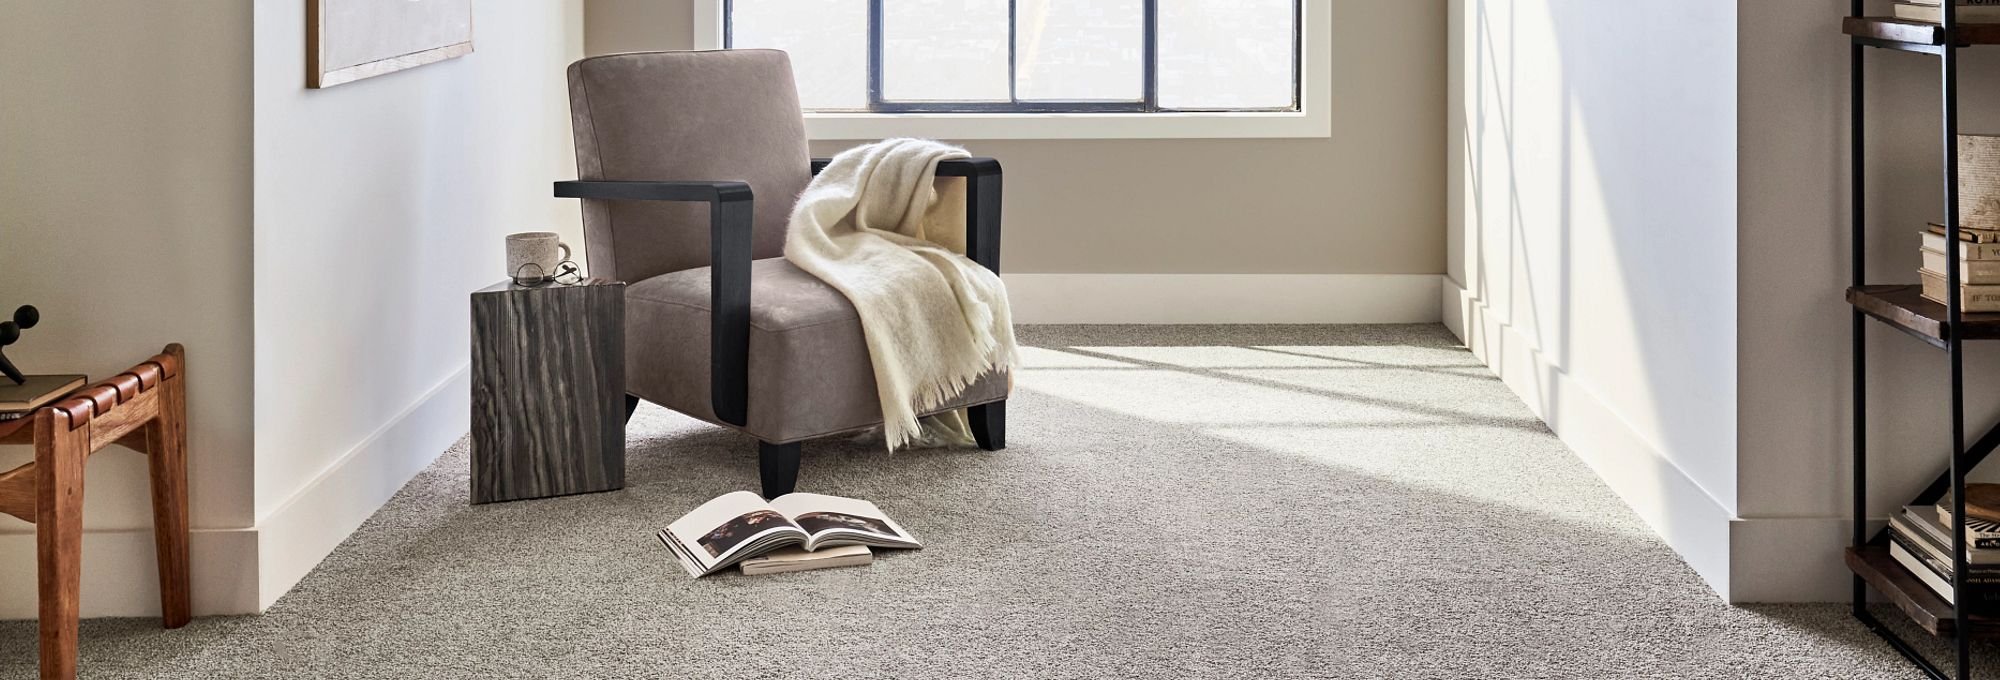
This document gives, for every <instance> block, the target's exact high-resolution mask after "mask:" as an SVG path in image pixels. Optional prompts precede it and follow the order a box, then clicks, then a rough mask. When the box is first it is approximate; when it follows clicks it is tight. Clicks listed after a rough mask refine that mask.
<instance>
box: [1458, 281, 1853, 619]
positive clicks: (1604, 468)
mask: <svg viewBox="0 0 2000 680" xmlns="http://www.w3.org/2000/svg"><path fill="white" fill-rule="evenodd" d="M1443 302H1444V312H1443V317H1444V321H1445V325H1446V326H1447V327H1448V328H1450V329H1451V331H1452V333H1454V334H1456V335H1457V336H1458V337H1459V339H1460V340H1462V341H1464V342H1465V344H1466V346H1467V347H1469V348H1471V349H1472V353H1473V354H1474V355H1475V356H1478V357H1479V358H1480V359H1481V360H1482V361H1485V362H1486V365H1487V366H1489V367H1491V368H1492V369H1493V370H1494V372H1495V373H1497V374H1499V376H1500V379H1501V380H1502V381H1503V382H1505V383H1506V384H1507V386H1508V388H1509V389H1512V390H1513V391H1514V393H1515V394H1516V395H1518V396H1520V397H1521V399H1522V401H1524V402H1527V404H1528V408H1529V409H1530V410H1533V411H1534V412H1535V415H1537V416H1540V417H1541V419H1542V420H1543V421H1544V422H1546V423H1548V425H1549V429H1551V430H1553V431H1555V433H1556V436H1558V437H1561V438H1562V441H1563V443H1564V444H1567V445H1568V446H1569V448H1570V450H1571V451H1574V452H1575V453H1576V455H1577V457H1578V458H1580V459H1582V460H1583V461H1584V463H1585V464H1587V465H1589V466H1590V468H1591V470H1593V471H1594V472H1596V473H1597V476H1598V477H1599V478H1601V479H1603V480H1604V483H1605V485H1606V486H1609V487H1611V490H1612V491H1613V492H1614V493H1617V494H1618V497H1619V498H1620V499H1622V500H1624V501H1625V503H1626V505H1629V506H1631V508H1632V510H1633V511H1634V512H1636V513H1638V515H1639V516H1640V518H1642V519H1644V520H1645V521H1646V523H1647V524H1648V525H1650V526H1651V527H1652V528H1653V531H1654V532H1656V533H1658V534H1659V535H1660V537H1661V538H1663V539H1665V540H1666V542H1667V545H1669V546H1671V547H1672V548H1673V549H1674V551H1675V552H1678V553H1680V555H1681V559H1683V560H1685V561H1686V562H1687V563H1688V566H1690V567H1693V568H1694V570H1695V573H1696V574H1699V575H1700V576H1701V578H1702V580H1703V581H1706V582H1707V583H1708V585H1709V587H1710V588H1713V589H1714V590H1715V592H1716V593H1717V594H1718V595H1720V596H1721V597H1723V598H1725V599H1727V600H1730V601H1735V600H1736V597H1735V596H1736V591H1735V585H1736V584H1734V583H1733V582H1732V580H1731V576H1732V573H1733V571H1734V570H1733V569H1732V568H1731V562H1732V560H1731V556H1732V554H1733V551H1732V550H1731V546H1732V543H1733V541H1734V540H1735V538H1734V537H1735V536H1736V535H1737V533H1736V530H1737V528H1738V527H1737V526H1736V525H1735V518H1734V517H1733V514H1734V513H1733V512H1732V511H1731V510H1730V509H1729V508H1728V507H1727V506H1725V505H1723V504H1722V503H1721V502H1719V501H1717V500H1716V498H1715V497H1714V496H1712V495H1710V494H1709V493H1708V492H1707V491H1706V490H1704V489H1702V487H1701V485H1699V484H1697V483H1695V481H1694V480H1693V479H1692V478H1690V477H1688V476H1687V474H1686V473H1684V472H1682V471H1681V469H1680V468H1679V467H1677V466H1675V465H1674V464H1673V463H1672V462H1671V461H1669V460H1667V458H1666V456H1664V455H1662V454H1661V453H1660V451H1659V450H1657V449H1655V448H1654V447H1653V445H1652V444H1651V443H1649V442H1648V441H1647V440H1646V438H1645V437H1642V436H1640V435H1639V433H1638V432H1637V431H1635V430H1633V429H1632V428H1631V426H1629V425H1628V424H1626V422H1625V420H1624V419H1623V418H1622V417H1621V416H1619V415H1618V413H1617V411H1616V410H1614V409H1612V408H1610V406H1609V405H1607V404H1605V403H1604V402H1603V401H1602V400H1601V399H1600V398H1598V397H1597V395H1595V394H1593V393H1592V392H1591V391H1590V390H1589V389H1588V388H1586V387H1584V386H1583V385H1582V384H1581V383H1579V382H1577V381H1576V380H1575V379H1573V378H1571V376H1570V375H1569V374H1568V373H1567V372H1566V371H1563V370H1562V369H1560V368H1558V367H1556V366H1555V365H1554V364H1552V363H1550V362H1549V361H1548V360H1547V359H1546V358H1545V357H1543V356H1542V355H1541V353H1540V352H1538V351H1536V350H1534V349H1532V347H1533V346H1534V343H1532V342H1530V341H1529V338H1527V337H1525V336H1523V335H1522V334H1520V333H1519V332H1518V331H1516V330H1515V329H1514V328H1513V327H1511V326H1509V325H1507V324H1504V323H1501V322H1499V321H1497V320H1495V319H1492V318H1491V317H1489V316H1488V315H1487V314H1486V313H1485V308H1484V306H1483V305H1482V304H1481V303H1480V302H1479V301H1478V300H1476V299H1474V298H1473V297H1472V296H1471V295H1470V294H1469V293H1468V292H1467V291H1466V290H1465V289H1463V288H1461V287H1459V286H1458V284H1457V283H1456V282H1452V281H1446V282H1445V283H1444V291H1443ZM1555 394H1560V395H1562V398H1560V399H1551V398H1548V397H1549V396H1550V395H1555ZM1743 529H1744V532H1743V536H1744V537H1745V538H1748V537H1749V536H1750V535H1751V534H1753V533H1761V532H1758V531H1757V529H1753V528H1749V527H1744V528H1743ZM1831 564H1833V565H1835V566H1838V564H1839V562H1838V561H1837V560H1835V561H1833V562H1831ZM1757 585H1759V586H1760V587H1767V588H1768V584H1761V583H1760V584H1757Z"/></svg>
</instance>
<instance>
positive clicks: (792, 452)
mask: <svg viewBox="0 0 2000 680" xmlns="http://www.w3.org/2000/svg"><path fill="white" fill-rule="evenodd" d="M757 476H758V477H761V478H763V480H764V498H767V499H769V498H777V497H779V496H783V495H785V494H788V493H791V492H792V488H793V487H795V486H797V485H798V483H799V443H798V442H792V443H790V444H769V443H765V442H757Z"/></svg>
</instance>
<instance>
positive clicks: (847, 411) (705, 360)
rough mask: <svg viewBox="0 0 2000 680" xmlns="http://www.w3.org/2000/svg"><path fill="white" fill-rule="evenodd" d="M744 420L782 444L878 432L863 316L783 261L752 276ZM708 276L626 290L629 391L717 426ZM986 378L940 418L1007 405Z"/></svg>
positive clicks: (676, 276) (684, 275)
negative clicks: (962, 410)
mask: <svg viewBox="0 0 2000 680" xmlns="http://www.w3.org/2000/svg"><path fill="white" fill-rule="evenodd" d="M750 281H751V283H750V413H749V419H748V422H747V423H746V424H745V425H744V427H743V428H742V429H743V430H744V431H746V432H748V433H749V434H751V435H752V436H755V437H757V438H758V439H760V440H763V441H766V442H770V443H773V444H783V443H789V442H794V441H799V440H802V439H811V438H814V437H820V436H825V435H831V434H839V433H842V432H851V431H855V430H860V429H864V428H868V427H873V426H876V425H880V424H881V423H882V406H881V401H880V399H879V398H878V397H877V394H876V390H875V370H874V366H873V365H872V364H870V363H869V360H868V345H867V343H866V342H865V341H864V340H863V338H862V334H861V317H860V316H859V315H857V314H856V313H855V311H854V305H853V304H851V303H849V302H848V301H847V296H845V295H842V294H841V293H840V291H838V290H835V289H834V288H833V287H832V286H828V285H826V283H825V282H822V281H820V280H819V278H818V277H815V276H813V275H812V274H809V273H807V272H806V271H804V270H802V269H799V268H798V267H796V266H793V265H792V263H791V262H788V261H786V260H785V259H784V258H771V259H765V260H758V261H756V262H754V263H752V265H751V273H750ZM711 308H712V297H711V296H710V294H709V271H708V268H707V267H701V268H698V269H688V270H684V271H678V272H673V273H669V274H662V275H659V276H655V277H652V278H649V279H646V280H644V281H640V282H637V283H633V284H629V285H627V286H626V287H625V353H626V354H625V366H626V390H627V391H630V392H631V393H632V394H636V395H638V396H639V397H641V398H643V399H645V400H647V401H650V402H653V403H656V404H659V405H661V406H665V407H667V408H671V409H674V410H676V411H680V412H682V413H685V414H688V415H690V416H694V417H696V418H700V419H702V420H706V421H708V422H711V423H718V424H721V423H720V421H718V420H717V419H716V417H715V409H714V407H713V405H712V403H711V402H710V395H709V382H708V376H709V356H708V355H709V344H708V339H709V310H710V309H711ZM1007 388H1008V381H1007V377H1006V376H1004V375H987V376H985V377H983V378H981V379H979V380H978V381H976V382H974V383H973V384H972V385H971V386H970V387H967V388H966V390H965V391H964V392H963V393H961V394H960V395H959V398H958V399H956V400H954V401H953V402H951V403H950V404H947V405H946V406H945V407H944V408H942V409H939V410H948V409H953V408H959V407H962V406H970V405H975V404H984V403H988V402H994V401H999V400H1002V399H1006V398H1007Z"/></svg>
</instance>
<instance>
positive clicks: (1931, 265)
mask: <svg viewBox="0 0 2000 680" xmlns="http://www.w3.org/2000/svg"><path fill="white" fill-rule="evenodd" d="M1918 236H1919V238H1921V239H1922V245H1921V247H1920V248H1919V249H1918V255H1919V257H1921V258H1922V262H1923V266H1922V267H1921V268H1920V269H1919V270H1918V272H1917V274H1918V276H1920V277H1921V278H1922V280H1923V295H1924V298H1925V299H1928V300H1930V301H1932V302H1936V303H1938V304H1940V305H1942V304H1947V303H1946V302H1945V300H1946V299H1947V295H1948V294H1947V293H1946V292H1945V290H1946V288H1948V287H1949V286H1948V285H1947V283H1948V282H1947V281H1946V277H1945V267H1946V266H1947V265H1949V264H1950V257H1951V255H1950V253H1951V252H1953V251H1956V252H1957V253H1958V257H1959V260H1958V262H1959V266H1958V277H1959V279H1958V280H1959V295H1960V296H1961V297H1960V299H1959V309H1960V310H1962V311H1966V312H2000V232H1996V231H1989V230H1984V229H1967V228H1960V229H1959V243H1958V244H1957V245H1958V247H1956V248H1952V247H1949V246H1948V245H1947V244H1946V243H1945V239H1946V234H1945V230H1944V227H1942V226H1939V225H1935V224H1933V225H1931V227H1930V228H1929V229H1926V230H1924V231H1921V232H1918Z"/></svg>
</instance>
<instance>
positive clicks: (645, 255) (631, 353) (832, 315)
mask: <svg viewBox="0 0 2000 680" xmlns="http://www.w3.org/2000/svg"><path fill="white" fill-rule="evenodd" d="M569 95H570V119H571V122H572V126H573V132H574V134H575V137H576V165H577V175H578V178H579V179H578V181H573V182H557V183H556V189H555V191H556V196H558V197H564V198H580V199H583V230H584V242H585V245H586V249H587V250H586V252H587V254H588V258H589V264H590V272H591V275H593V276H599V277H604V278H613V279H619V280H622V281H625V282H626V283H627V286H626V289H625V309H626V311H625V324H626V328H625V347H626V358H625V366H626V389H627V391H628V392H629V394H628V395H627V397H626V408H625V413H626V418H627V419H628V420H629V419H630V418H631V414H632V411H633V409H635V408H637V407H638V404H639V401H640V400H642V399H643V400H645V401H650V402H653V403H655V404H659V405H661V406H665V407H667V408H670V409H673V410H675V411H679V412H681V413H685V414H687V415H689V416H693V417H695V418H699V419H702V420H705V421H708V422H711V423H715V424H717V425H723V426H726V427H732V428H735V429H738V430H741V431H743V432H744V433H747V434H749V435H750V436H752V437H755V438H756V439H757V440H758V461H759V473H760V477H761V478H762V482H763V491H764V495H765V496H766V497H775V496H779V495H783V494H786V493H790V492H791V491H792V488H793V487H794V486H795V484H796V482H797V479H798V469H799V454H800V442H802V441H805V440H808V439H814V438H819V437H826V436H830V435H838V434H843V433H849V432H854V431H858V430H862V429H866V428H869V427H874V426H877V425H880V424H881V423H882V411H881V406H880V402H879V401H878V400H877V396H876V389H875V374H874V370H873V367H872V365H871V364H870V362H869V357H868V349H867V345H866V344H865V343H864V342H863V340H862V335H861V319H860V317H859V316H858V315H857V314H856V313H855V311H854V306H853V305H852V304H850V303H849V302H848V301H847V298H846V297H845V296H843V295H842V294H841V293H840V291H838V290H835V289H834V288H833V287H831V286H828V285H826V284H825V283H822V282H821V281H820V280H819V279H818V278H815V277H814V276H813V275H811V274H808V273H806V272H805V271H803V270H800V269H799V268H797V267H795V266H792V264H791V263H790V262H787V261H786V260H785V259H784V258H783V257H782V255H783V251H784V243H785V226H786V222H787V219H788V218H789V217H790V215H791V212H792V205H793V203H794V202H795V201H796V200H797V198H798V195H799V193H800V192H801V191H803V190H804V189H805V187H806V183H807V182H809V181H810V180H811V179H812V175H813V174H814V173H815V172H817V171H818V169H819V168H820V167H822V163H821V162H818V161H814V160H812V159H811V158H810V153H809V152H808V150H807V147H806V135H805V121H804V118H803V116H802V115H801V114H800V111H799V103H798V94H797V90H796V89H795V87H794V85H793V81H792V67H791V62H790V60H789V59H788V58H787V57H786V55H785V53H783V52H779V51H775V50H721V51H709V52H648V53H637V54H618V55H610V56H603V57H593V58H589V59H585V60H583V61H579V62H577V63H575V64H571V65H570V67H569ZM938 174H939V175H942V176H954V177H963V178H965V180H964V181H966V182H968V185H967V187H966V188H967V208H966V209H967V213H968V214H967V230H968V231H967V234H966V236H967V239H966V243H967V250H968V252H967V255H968V256H969V257H971V258H972V259H973V260H975V261H977V262H978V263H980V264H981V265H984V266H985V267H987V268H988V269H991V270H993V271H995V272H998V271H999V268H1000V179H1001V176H1000V164H999V163H997V162H995V161H993V160H992V159H986V158H973V159H965V160H957V161H947V162H945V163H944V164H943V165H942V166H940V167H939V169H938ZM753 197H754V198H753ZM1008 388H1009V384H1008V380H1007V376H1004V375H987V376H985V377H984V378H981V379H980V380H979V381H977V382H975V383H974V384H973V385H972V386H971V387H969V388H967V389H966V390H965V391H964V393H962V394H961V395H959V398H958V399H957V400H956V401H954V402H952V403H950V404H948V405H946V406H944V407H943V408H941V409H939V410H940V411H942V410H949V409H955V408H963V407H970V410H969V415H970V418H969V420H970V421H971V425H972V429H973V434H974V436H975V437H976V438H977V439H978V441H979V445H980V447H981V448H984V449H986V450H989V451H992V450H998V449H1000V448H1003V447H1005V446H1006V398H1007V391H1008Z"/></svg>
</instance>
